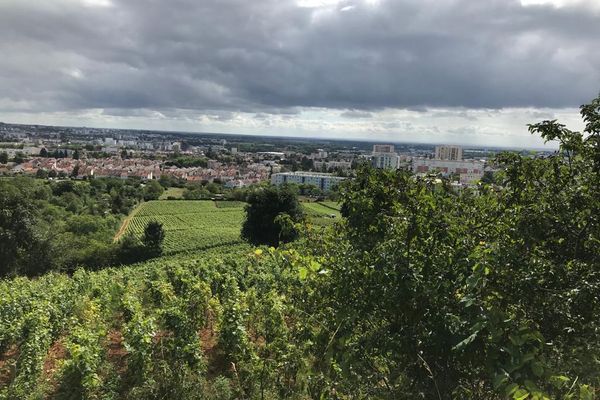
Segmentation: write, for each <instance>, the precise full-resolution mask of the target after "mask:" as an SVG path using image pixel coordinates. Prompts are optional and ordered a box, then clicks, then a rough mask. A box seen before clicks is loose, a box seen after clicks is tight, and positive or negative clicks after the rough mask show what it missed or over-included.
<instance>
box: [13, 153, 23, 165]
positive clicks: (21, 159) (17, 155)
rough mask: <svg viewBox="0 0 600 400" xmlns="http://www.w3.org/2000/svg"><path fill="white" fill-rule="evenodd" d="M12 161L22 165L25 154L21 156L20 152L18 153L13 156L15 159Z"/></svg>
mask: <svg viewBox="0 0 600 400" xmlns="http://www.w3.org/2000/svg"><path fill="white" fill-rule="evenodd" d="M13 161H14V162H15V163H17V164H22V163H23V162H24V161H25V154H23V153H22V152H20V151H18V152H17V154H15V157H14V158H13Z"/></svg>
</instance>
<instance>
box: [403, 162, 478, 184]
mask: <svg viewBox="0 0 600 400" xmlns="http://www.w3.org/2000/svg"><path fill="white" fill-rule="evenodd" d="M412 162H413V165H412V168H413V172H414V173H415V174H426V173H429V172H439V173H441V174H442V175H444V176H447V175H450V174H458V175H459V176H460V182H461V183H465V184H470V183H474V182H476V181H478V180H480V179H481V178H482V177H483V169H484V167H485V163H484V162H483V161H479V160H463V161H452V160H435V159H429V158H413V161H412Z"/></svg>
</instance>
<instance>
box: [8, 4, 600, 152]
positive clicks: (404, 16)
mask: <svg viewBox="0 0 600 400" xmlns="http://www.w3.org/2000/svg"><path fill="white" fill-rule="evenodd" d="M599 4H600V2H599V1H597V0H589V1H585V0H581V1H577V0H343V1H337V0H168V1H167V0H43V1H42V0H0V121H4V122H16V123H39V124H61V125H86V126H97V127H115V128H120V127H122V128H145V129H160V130H181V131H196V132H224V133H252V134H276V135H290V136H314V137H341V138H349V139H354V138H367V139H371V140H381V141H386V140H393V141H413V142H435V143H441V142H445V143H464V144H478V145H500V146H538V145H539V144H540V143H541V141H539V140H538V139H537V138H534V137H531V136H530V135H529V134H528V133H527V128H526V124H527V123H531V122H537V121H540V120H543V119H554V118H558V119H560V120H561V121H562V122H564V123H567V124H568V125H569V126H570V127H572V128H574V129H578V128H580V127H581V123H580V121H579V117H578V106H579V105H581V104H582V103H585V102H587V101H589V100H591V99H592V98H594V97H596V95H597V94H598V92H599V91H600V6H599Z"/></svg>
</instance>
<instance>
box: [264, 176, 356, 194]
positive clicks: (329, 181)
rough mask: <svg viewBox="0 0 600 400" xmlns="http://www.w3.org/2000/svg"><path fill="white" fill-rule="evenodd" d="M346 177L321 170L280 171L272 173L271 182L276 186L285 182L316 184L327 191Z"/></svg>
mask: <svg viewBox="0 0 600 400" xmlns="http://www.w3.org/2000/svg"><path fill="white" fill-rule="evenodd" d="M344 179H346V178H343V177H341V176H333V175H332V174H326V173H319V172H300V171H297V172H280V173H277V174H273V175H271V183H272V184H273V185H276V186H279V185H283V184H284V183H295V184H297V185H315V186H316V187H318V188H319V189H321V190H323V191H325V192H327V191H329V190H331V189H333V187H334V186H336V185H337V184H339V183H340V182H341V181H343V180H344Z"/></svg>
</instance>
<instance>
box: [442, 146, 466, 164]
mask: <svg viewBox="0 0 600 400" xmlns="http://www.w3.org/2000/svg"><path fill="white" fill-rule="evenodd" d="M462 158H463V149H462V147H461V146H451V145H443V146H435V159H436V160H449V161H461V160H462Z"/></svg>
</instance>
